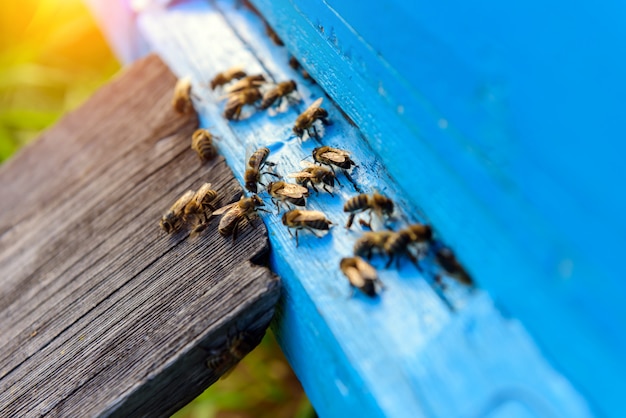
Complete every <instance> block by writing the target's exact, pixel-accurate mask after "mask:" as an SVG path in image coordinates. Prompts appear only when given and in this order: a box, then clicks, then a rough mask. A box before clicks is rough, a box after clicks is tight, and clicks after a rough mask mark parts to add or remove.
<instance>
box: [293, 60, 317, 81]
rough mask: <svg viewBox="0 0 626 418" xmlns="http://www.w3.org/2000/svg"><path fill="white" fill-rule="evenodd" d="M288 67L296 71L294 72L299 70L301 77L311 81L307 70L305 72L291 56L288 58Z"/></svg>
mask: <svg viewBox="0 0 626 418" xmlns="http://www.w3.org/2000/svg"><path fill="white" fill-rule="evenodd" d="M289 66H290V67H291V68H293V69H294V70H296V71H298V70H300V73H301V74H302V77H304V78H306V79H307V80H312V78H311V75H310V74H309V72H308V71H307V70H305V69H304V68H302V66H301V65H300V63H299V62H298V60H297V59H296V57H294V56H292V57H291V58H289Z"/></svg>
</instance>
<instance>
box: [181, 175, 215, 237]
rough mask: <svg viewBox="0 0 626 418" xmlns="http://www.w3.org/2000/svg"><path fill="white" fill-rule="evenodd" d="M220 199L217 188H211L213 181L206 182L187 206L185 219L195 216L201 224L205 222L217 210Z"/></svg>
mask: <svg viewBox="0 0 626 418" xmlns="http://www.w3.org/2000/svg"><path fill="white" fill-rule="evenodd" d="M218 201H219V196H218V194H217V192H216V191H215V190H213V189H211V183H204V184H203V185H202V186H201V187H200V188H199V189H198V191H197V192H196V193H195V194H194V195H193V198H192V199H191V200H190V201H189V203H187V205H186V206H185V210H184V218H185V221H189V220H190V219H191V218H192V217H194V218H196V219H198V220H199V225H203V224H205V223H206V222H207V219H208V218H209V217H211V215H212V214H213V212H214V211H215V205H216V204H217V203H218ZM196 229H197V227H196Z"/></svg>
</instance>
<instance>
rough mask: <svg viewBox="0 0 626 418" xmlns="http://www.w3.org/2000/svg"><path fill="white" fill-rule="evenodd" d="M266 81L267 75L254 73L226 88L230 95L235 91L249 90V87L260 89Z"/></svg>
mask: <svg viewBox="0 0 626 418" xmlns="http://www.w3.org/2000/svg"><path fill="white" fill-rule="evenodd" d="M265 83H266V80H265V76H264V75H263V74H254V75H249V76H246V77H244V78H242V79H241V80H239V81H237V82H236V83H234V84H233V85H231V86H229V87H228V88H226V92H227V93H228V95H229V96H230V95H233V94H235V93H238V92H241V91H244V90H248V89H257V90H258V89H259V87H261V86H262V85H263V84H265Z"/></svg>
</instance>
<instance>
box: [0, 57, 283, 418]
mask: <svg viewBox="0 0 626 418" xmlns="http://www.w3.org/2000/svg"><path fill="white" fill-rule="evenodd" d="M174 83H175V78H174V76H173V75H172V74H171V73H170V71H169V69H167V67H166V66H165V65H164V64H163V63H162V62H161V61H160V59H159V58H157V57H155V56H151V57H148V58H147V59H145V60H142V61H139V62H137V63H136V64H134V65H133V66H132V67H131V68H130V69H128V70H127V71H126V72H125V73H124V74H123V75H121V76H120V77H119V78H118V79H117V80H115V81H113V82H112V83H111V84H109V85H108V86H106V87H105V88H103V89H102V90H101V91H99V92H98V93H97V94H96V95H94V97H92V98H91V99H90V100H89V101H88V102H87V103H86V104H84V105H83V106H82V107H81V108H80V109H78V110H76V111H74V112H73V113H71V114H69V115H67V116H66V117H65V118H64V119H63V120H62V121H61V122H60V123H59V124H58V125H57V126H55V127H54V128H52V129H51V130H49V131H48V132H46V133H45V134H43V135H42V137H41V138H39V140H38V141H36V142H35V143H33V144H32V145H31V146H29V147H27V148H26V149H24V150H23V151H22V152H21V153H20V154H19V155H17V156H16V157H15V158H13V159H12V160H10V161H9V162H7V163H6V164H5V165H4V166H2V167H0V279H1V282H0V310H1V312H2V313H1V315H0V411H1V412H0V414H1V415H3V416H18V415H19V416H35V415H37V416H39V415H51V416H59V415H63V416H93V415H114V416H115V415H117V416H129V415H145V416H159V415H167V414H169V413H171V412H173V411H174V410H176V409H177V408H179V407H181V406H182V405H184V404H185V403H186V402H188V401H190V400H191V399H192V398H193V397H195V396H196V395H197V394H199V393H200V392H201V391H202V390H204V389H205V388H206V387H207V386H209V384H211V383H212V382H214V381H215V380H216V379H217V378H218V377H219V376H217V375H216V374H214V373H213V372H212V371H211V370H209V369H208V368H207V367H206V365H205V363H206V360H207V357H208V356H209V355H210V354H211V353H212V352H213V351H214V350H220V349H222V348H223V347H224V346H225V344H226V341H227V339H228V337H229V336H232V335H233V334H234V333H235V332H237V331H244V330H246V331H247V332H249V333H251V335H252V339H253V340H256V341H257V342H258V341H259V340H260V338H261V336H262V335H263V333H264V332H265V329H266V327H267V325H268V323H269V321H270V320H271V317H272V315H273V310H274V305H275V302H276V301H277V299H278V295H279V281H278V280H277V278H276V277H275V276H273V275H272V273H271V272H269V270H267V268H265V267H260V266H257V265H256V264H254V263H258V262H259V261H263V260H264V259H265V258H266V254H267V251H268V249H269V247H268V240H267V232H266V230H265V227H264V226H263V224H262V222H260V221H259V220H257V221H255V224H256V225H257V228H250V227H247V228H245V229H244V230H243V231H242V233H241V235H240V237H239V238H238V240H237V241H236V242H233V241H232V240H231V239H226V238H223V237H221V236H220V235H219V234H217V231H216V225H217V219H213V220H212V221H211V225H210V227H209V228H208V229H207V230H206V231H205V232H204V233H203V234H202V235H200V236H199V237H197V238H196V239H189V238H188V237H187V235H188V234H187V233H184V232H183V233H178V234H176V235H174V236H172V237H169V236H166V235H165V234H164V233H163V232H161V231H160V230H159V228H158V221H159V219H160V216H161V215H162V213H163V212H164V211H165V210H166V209H167V208H168V207H169V206H170V205H171V204H172V203H173V202H174V200H175V199H176V198H177V197H178V196H179V195H181V194H182V193H183V192H184V191H185V190H187V189H189V188H194V189H195V188H197V187H198V186H199V185H200V184H202V183H203V182H205V181H210V182H212V183H213V185H214V186H215V188H216V189H217V190H219V191H221V192H222V196H223V198H222V202H223V203H228V202H230V201H232V200H233V199H234V198H235V197H236V195H237V194H238V191H239V190H240V188H239V185H238V184H237V182H236V181H235V179H234V178H233V175H232V173H231V172H230V170H229V169H228V168H227V166H226V165H225V163H224V160H223V159H222V158H221V157H220V158H218V159H216V160H214V161H213V162H211V163H208V164H205V165H202V164H201V163H200V161H199V159H198V157H197V156H196V155H195V153H194V152H193V151H192V150H191V149H190V148H189V144H190V135H191V133H192V132H193V130H194V128H195V127H196V126H197V119H196V117H195V115H194V116H180V115H178V114H176V113H175V112H174V111H173V110H172V109H171V106H170V99H171V92H172V89H173V86H174Z"/></svg>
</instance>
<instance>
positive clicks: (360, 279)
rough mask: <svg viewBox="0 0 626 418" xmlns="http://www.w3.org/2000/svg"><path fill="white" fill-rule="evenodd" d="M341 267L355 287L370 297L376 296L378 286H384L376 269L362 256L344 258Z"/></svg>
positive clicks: (351, 284)
mask: <svg viewBox="0 0 626 418" xmlns="http://www.w3.org/2000/svg"><path fill="white" fill-rule="evenodd" d="M339 268H340V269H341V272H342V273H343V274H344V275H345V276H346V277H347V278H348V281H349V282H350V286H351V287H352V288H353V289H354V288H355V287H356V288H357V289H359V290H360V291H361V292H363V293H365V294H366V295H367V296H369V297H374V296H376V294H377V293H378V291H377V288H378V287H380V288H382V287H383V284H382V282H381V281H380V279H379V278H378V272H376V269H375V268H374V267H372V266H371V265H370V264H369V263H368V262H367V261H365V260H363V259H362V258H361V257H348V258H342V259H341V262H340V263H339Z"/></svg>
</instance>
